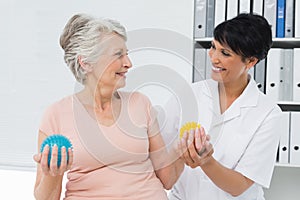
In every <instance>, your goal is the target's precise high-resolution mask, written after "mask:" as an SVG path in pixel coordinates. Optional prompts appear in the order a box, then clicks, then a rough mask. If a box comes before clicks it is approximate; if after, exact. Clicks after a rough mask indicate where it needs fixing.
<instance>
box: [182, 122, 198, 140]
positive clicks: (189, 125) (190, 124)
mask: <svg viewBox="0 0 300 200" xmlns="http://www.w3.org/2000/svg"><path fill="white" fill-rule="evenodd" d="M200 127H201V125H200V124H199V123H197V122H187V123H185V124H184V125H183V126H182V127H181V128H180V132H179V137H180V138H182V136H183V133H184V132H185V131H190V130H192V129H196V128H200Z"/></svg>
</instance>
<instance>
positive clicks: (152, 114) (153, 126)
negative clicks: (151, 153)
mask: <svg viewBox="0 0 300 200" xmlns="http://www.w3.org/2000/svg"><path fill="white" fill-rule="evenodd" d="M143 97H144V98H143V100H144V103H145V107H146V115H147V127H148V135H149V137H152V136H155V135H156V134H158V133H160V129H159V126H158V122H157V114H158V113H157V110H156V109H155V108H154V107H153V106H152V103H151V101H150V100H149V98H148V97H146V96H144V95H143Z"/></svg>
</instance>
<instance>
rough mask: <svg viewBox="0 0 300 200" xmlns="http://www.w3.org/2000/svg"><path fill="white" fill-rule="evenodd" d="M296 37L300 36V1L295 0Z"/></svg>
mask: <svg viewBox="0 0 300 200" xmlns="http://www.w3.org/2000/svg"><path fill="white" fill-rule="evenodd" d="M295 37H300V1H299V0H295Z"/></svg>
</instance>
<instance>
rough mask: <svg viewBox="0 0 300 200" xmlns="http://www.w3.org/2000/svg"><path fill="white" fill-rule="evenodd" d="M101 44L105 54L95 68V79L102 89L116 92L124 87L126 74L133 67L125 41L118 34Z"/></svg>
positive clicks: (111, 35) (103, 40)
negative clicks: (105, 88) (111, 89)
mask: <svg viewBox="0 0 300 200" xmlns="http://www.w3.org/2000/svg"><path fill="white" fill-rule="evenodd" d="M101 43H102V44H101V47H102V49H103V52H102V54H101V55H100V57H99V59H98V61H97V63H96V64H95V65H94V67H93V72H92V73H93V78H94V79H96V83H97V85H98V86H100V87H103V86H105V87H111V88H113V89H114V90H116V89H119V88H121V87H124V86H125V79H126V73H127V72H128V69H129V68H131V67H132V64H131V61H130V59H129V57H128V53H127V52H128V50H127V47H126V44H125V40H124V39H123V38H122V37H120V36H119V35H117V34H110V35H108V36H105V37H104V38H103V39H102V42H101Z"/></svg>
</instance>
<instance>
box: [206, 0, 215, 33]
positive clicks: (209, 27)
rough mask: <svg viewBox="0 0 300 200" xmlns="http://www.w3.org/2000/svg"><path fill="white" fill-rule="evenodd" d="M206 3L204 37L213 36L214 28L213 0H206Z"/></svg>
mask: <svg viewBox="0 0 300 200" xmlns="http://www.w3.org/2000/svg"><path fill="white" fill-rule="evenodd" d="M206 3H207V7H206V37H213V32H214V28H215V0H207V2H206Z"/></svg>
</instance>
